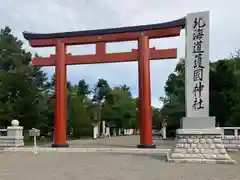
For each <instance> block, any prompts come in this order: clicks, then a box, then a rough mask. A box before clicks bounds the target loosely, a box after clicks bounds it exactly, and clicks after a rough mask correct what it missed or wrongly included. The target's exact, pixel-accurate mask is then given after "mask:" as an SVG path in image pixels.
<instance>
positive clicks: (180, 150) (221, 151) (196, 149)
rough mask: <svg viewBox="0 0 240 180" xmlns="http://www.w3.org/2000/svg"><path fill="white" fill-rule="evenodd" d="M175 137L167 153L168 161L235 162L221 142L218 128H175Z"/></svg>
mask: <svg viewBox="0 0 240 180" xmlns="http://www.w3.org/2000/svg"><path fill="white" fill-rule="evenodd" d="M195 127H196V126H195ZM176 139H177V140H176V146H175V147H174V148H173V149H172V151H170V152H169V153H168V154H167V161H168V162H170V163H216V164H218V163H221V164H235V163H236V161H234V160H232V159H231V157H230V156H229V155H228V153H227V151H226V149H225V147H224V144H223V143H222V140H221V129H220V128H209V129H206V128H205V129H177V131H176Z"/></svg>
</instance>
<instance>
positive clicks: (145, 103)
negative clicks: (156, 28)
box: [137, 33, 156, 148]
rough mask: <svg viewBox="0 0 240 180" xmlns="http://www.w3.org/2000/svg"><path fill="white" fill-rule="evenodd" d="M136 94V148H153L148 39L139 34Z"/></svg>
mask: <svg viewBox="0 0 240 180" xmlns="http://www.w3.org/2000/svg"><path fill="white" fill-rule="evenodd" d="M138 51H139V60H138V86H139V89H138V92H139V102H140V103H139V120H140V144H139V145H138V146H137V147H138V148H155V147H156V146H155V144H153V141H152V109H151V82H150V60H149V57H150V56H149V54H150V51H149V37H148V36H146V35H144V33H141V35H140V37H139V39H138Z"/></svg>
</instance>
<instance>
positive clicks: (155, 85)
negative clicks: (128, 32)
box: [0, 0, 240, 106]
mask: <svg viewBox="0 0 240 180" xmlns="http://www.w3.org/2000/svg"><path fill="white" fill-rule="evenodd" d="M239 5H240V2H239V1H237V0H232V1H228V2H227V3H226V1H224V0H218V1H217V4H216V2H215V1H207V0H202V1H198V0H191V1H190V0H168V1H159V0H148V1H145V0H131V1H130V0H121V1H120V0H119V1H116V0H115V1H113V0H104V1H100V0H99V1H96V0H81V1H79V0H68V1H66V0H51V1H49V0H38V1H31V0H22V1H17V0H8V1H2V2H1V4H0V15H1V21H0V27H4V26H6V25H8V26H10V27H11V28H12V30H13V32H14V34H15V35H16V36H18V37H19V38H20V39H22V40H23V37H22V32H23V31H31V32H39V33H48V32H61V31H73V30H86V29H98V28H110V27H119V26H131V25H141V24H151V23H160V22H165V21H170V20H175V19H177V18H180V17H183V16H185V15H186V14H187V13H190V12H197V11H205V10H210V16H211V30H210V35H211V39H210V41H211V44H210V48H211V55H210V57H211V60H216V59H219V58H224V57H227V56H228V55H229V53H231V52H233V51H234V50H235V49H237V48H239V44H240V36H238V33H239V32H240V26H239V25H238V24H239V23H238V22H239V18H238V16H237V15H236V14H237V12H238V8H239ZM24 42H25V47H27V48H29V46H28V43H27V42H26V41H24ZM151 46H156V47H157V48H166V47H177V48H178V57H183V56H184V48H185V46H184V31H183V32H182V33H181V36H180V38H175V39H166V40H154V41H151ZM133 47H136V43H135V44H134V43H130V44H125V45H119V46H117V45H112V46H109V51H116V50H124V51H125V50H128V51H130V50H131V48H133ZM29 49H30V50H31V51H35V52H38V53H40V55H48V54H50V53H54V49H53V48H52V49H51V48H50V49H38V48H37V49H32V48H29ZM77 51H80V52H81V53H83V52H84V53H86V52H92V47H85V48H82V47H81V48H77V49H75V50H74V52H77ZM175 64H176V60H165V61H158V62H156V61H154V62H151V77H152V79H151V86H152V88H151V89H152V104H154V105H156V106H161V105H160V102H159V101H158V97H159V96H164V88H163V87H164V82H165V81H166V79H167V77H168V75H169V74H170V73H171V72H172V71H173V69H174V67H175ZM44 69H45V70H46V71H47V72H49V73H50V74H51V73H52V72H53V70H54V68H44ZM126 72H127V73H126ZM98 76H101V77H103V78H105V79H107V80H108V81H109V83H110V84H111V85H118V84H123V83H126V84H127V85H129V86H131V88H132V91H133V94H135V95H137V87H138V80H137V76H138V74H137V63H125V64H101V65H83V66H71V67H68V79H69V80H71V81H72V82H77V81H78V80H79V79H82V78H85V79H86V81H87V82H88V83H89V84H91V85H92V84H94V83H95V82H96V80H97V77H98Z"/></svg>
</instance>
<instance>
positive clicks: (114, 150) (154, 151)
mask: <svg viewBox="0 0 240 180" xmlns="http://www.w3.org/2000/svg"><path fill="white" fill-rule="evenodd" d="M3 151H4V152H39V153H40V152H69V153H70V152H78V153H93V152H102V153H130V154H166V153H167V152H168V151H170V149H137V148H131V149H130V148H44V147H39V148H37V149H34V148H5V149H4V150H3Z"/></svg>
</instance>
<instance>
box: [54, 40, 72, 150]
mask: <svg viewBox="0 0 240 180" xmlns="http://www.w3.org/2000/svg"><path fill="white" fill-rule="evenodd" d="M56 57H57V58H56V62H55V64H56V66H55V68H56V69H55V73H56V84H55V93H56V101H55V117H54V121H55V122H54V128H55V129H54V142H53V144H52V147H68V146H69V145H68V144H67V142H66V141H67V137H66V123H67V122H66V119H67V78H66V73H67V68H66V45H65V44H64V43H63V42H61V41H58V42H57V44H56Z"/></svg>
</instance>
